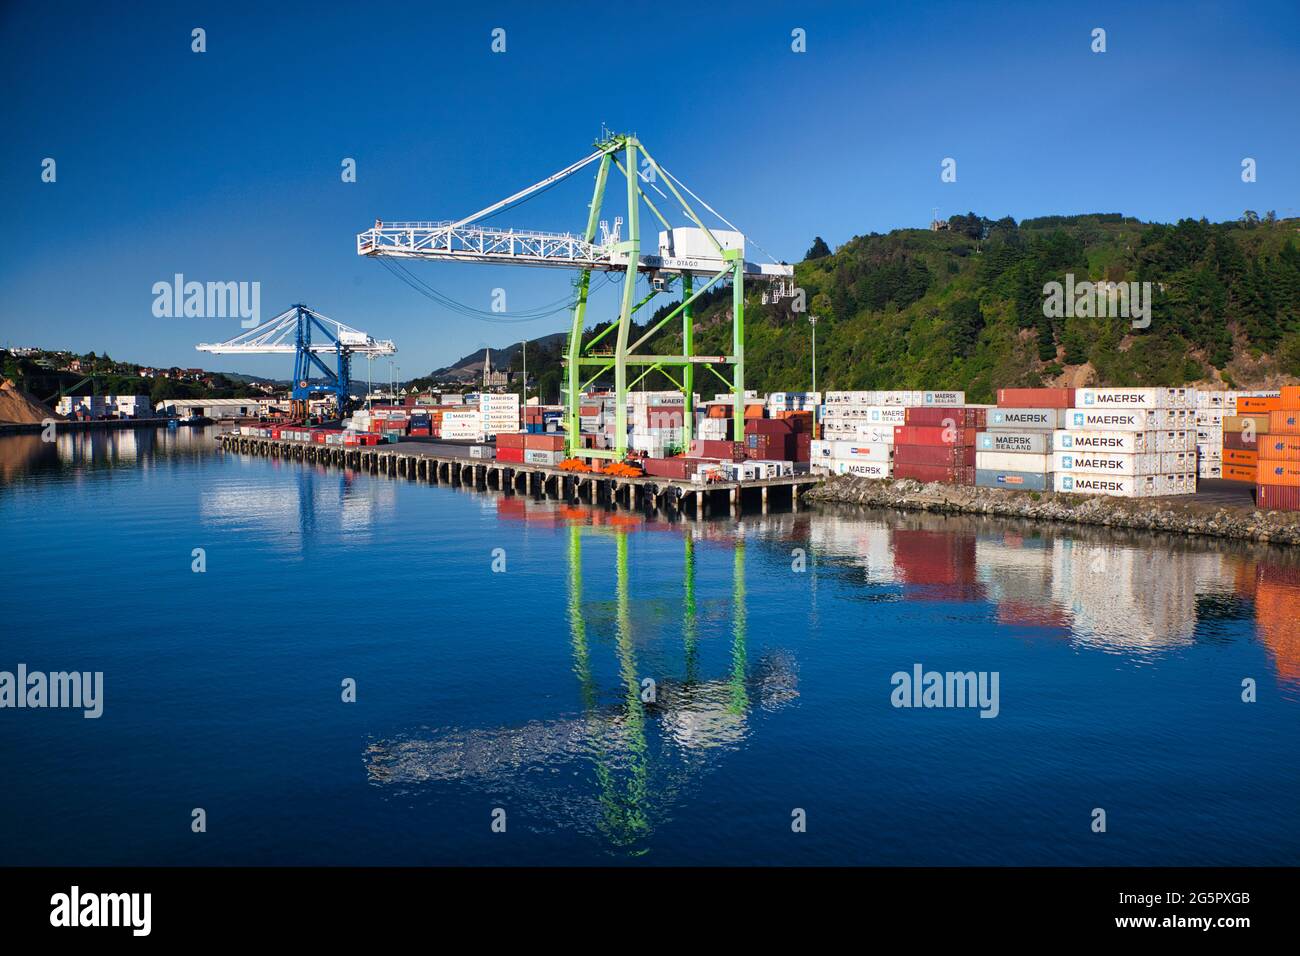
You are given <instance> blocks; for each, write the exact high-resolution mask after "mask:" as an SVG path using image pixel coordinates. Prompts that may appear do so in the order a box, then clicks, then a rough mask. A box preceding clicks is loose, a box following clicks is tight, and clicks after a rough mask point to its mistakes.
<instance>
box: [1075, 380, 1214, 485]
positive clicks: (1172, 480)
mask: <svg viewBox="0 0 1300 956" xmlns="http://www.w3.org/2000/svg"><path fill="white" fill-rule="evenodd" d="M1195 409H1196V393H1195V391H1194V390H1191V389H1186V388H1081V389H1078V390H1077V391H1076V394H1075V402H1074V407H1073V408H1072V409H1070V410H1069V411H1067V412H1066V415H1065V418H1066V427H1065V428H1064V429H1062V430H1059V431H1057V432H1055V433H1054V434H1053V449H1054V451H1053V457H1052V471H1053V473H1054V480H1053V488H1054V490H1056V491H1064V492H1078V493H1084V494H1102V495H1115V496H1119V497H1130V498H1147V497H1154V496H1157V495H1179V494H1192V493H1194V492H1195V491H1196V444H1195V440H1194V439H1195V431H1194V429H1193V428H1192V426H1193V425H1194V424H1195V417H1196V416H1195Z"/></svg>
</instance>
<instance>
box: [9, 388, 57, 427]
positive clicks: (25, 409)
mask: <svg viewBox="0 0 1300 956" xmlns="http://www.w3.org/2000/svg"><path fill="white" fill-rule="evenodd" d="M47 418H53V419H54V420H55V421H60V422H61V421H63V416H62V415H56V414H55V413H54V409H52V408H50V407H49V406H48V405H42V404H41V403H40V402H38V401H36V399H34V398H32V397H31V396H30V395H28V394H27V393H26V392H23V391H19V389H18V386H16V385H14V383H13V382H12V381H11V380H10V379H5V380H4V381H3V382H0V422H14V423H16V424H19V425H36V424H39V423H41V422H43V421H45V419H47Z"/></svg>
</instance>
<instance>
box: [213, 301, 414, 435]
mask: <svg viewBox="0 0 1300 956" xmlns="http://www.w3.org/2000/svg"><path fill="white" fill-rule="evenodd" d="M195 348H196V349H198V350H199V351H200V352H211V353H212V354H214V355H276V354H288V353H290V352H292V353H293V356H294V360H293V391H292V398H293V402H294V412H295V414H296V415H299V417H305V415H306V411H307V401H308V399H310V398H312V397H314V396H316V395H321V394H326V395H333V396H334V400H335V403H336V405H337V406H338V413H339V414H340V415H342V414H344V413H345V412H346V411H347V407H348V401H349V399H350V397H351V388H352V356H353V355H356V354H361V355H392V354H393V353H395V352H396V351H397V347H396V346H395V345H393V343H392V341H391V340H390V339H376V338H373V337H372V336H370V335H369V334H367V333H365V332H360V331H358V330H356V329H354V328H351V327H350V326H347V325H344V324H343V323H342V322H337V321H335V320H334V319H331V318H330V317H329V316H327V315H321V314H320V313H319V312H317V311H315V310H314V309H309V308H308V307H307V306H305V305H303V304H301V303H298V304H297V305H292V306H290V307H289V308H288V309H286V310H285V311H284V312H281V313H280V314H279V315H277V316H275V318H273V319H268V320H267V321H266V322H263V323H262V324H261V325H259V326H257V327H256V328H252V329H249V330H248V331H247V332H242V333H240V334H239V335H237V336H235V337H234V338H233V339H229V340H228V341H225V342H208V343H204V344H202V345H196V346H195ZM330 354H332V355H333V356H334V357H335V365H336V367H335V368H334V369H331V368H330V367H329V366H328V365H326V364H325V362H324V361H323V359H322V356H323V355H330ZM314 371H315V372H319V373H320V374H321V377H320V378H317V379H313V378H312V373H313V372H314Z"/></svg>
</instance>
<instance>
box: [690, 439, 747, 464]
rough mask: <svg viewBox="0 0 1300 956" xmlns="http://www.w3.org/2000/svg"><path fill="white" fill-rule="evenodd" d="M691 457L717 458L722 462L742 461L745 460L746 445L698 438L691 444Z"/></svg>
mask: <svg viewBox="0 0 1300 956" xmlns="http://www.w3.org/2000/svg"><path fill="white" fill-rule="evenodd" d="M691 457H692V458H717V459H719V460H721V461H742V460H744V458H745V443H744V442H736V441H716V440H711V439H707V438H697V439H695V440H694V441H692V442H691Z"/></svg>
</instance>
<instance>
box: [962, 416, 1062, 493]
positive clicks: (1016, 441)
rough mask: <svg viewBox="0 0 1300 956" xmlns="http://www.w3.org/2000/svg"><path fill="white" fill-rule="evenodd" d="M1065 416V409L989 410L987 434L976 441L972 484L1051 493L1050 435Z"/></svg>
mask: <svg viewBox="0 0 1300 956" xmlns="http://www.w3.org/2000/svg"><path fill="white" fill-rule="evenodd" d="M1049 397H1050V396H1049ZM1064 415H1065V409H1064V408H1051V407H1043V408H993V409H990V410H989V412H988V425H987V431H983V432H980V433H979V434H978V435H977V436H976V438H975V447H976V452H975V484H977V485H979V486H981V487H984V488H1019V489H1022V490H1026V491H1051V490H1052V432H1054V431H1056V430H1057V429H1058V428H1060V427H1061V425H1062V424H1063V423H1064Z"/></svg>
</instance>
